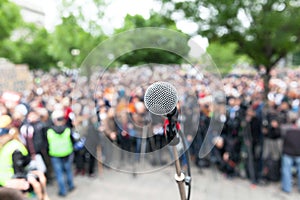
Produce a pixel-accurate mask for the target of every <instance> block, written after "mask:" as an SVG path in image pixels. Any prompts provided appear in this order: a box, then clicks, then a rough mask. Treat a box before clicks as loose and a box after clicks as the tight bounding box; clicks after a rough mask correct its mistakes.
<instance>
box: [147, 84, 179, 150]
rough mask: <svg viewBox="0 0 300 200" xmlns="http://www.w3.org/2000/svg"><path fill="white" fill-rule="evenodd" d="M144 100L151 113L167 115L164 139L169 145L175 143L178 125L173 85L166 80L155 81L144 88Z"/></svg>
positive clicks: (175, 95)
mask: <svg viewBox="0 0 300 200" xmlns="http://www.w3.org/2000/svg"><path fill="white" fill-rule="evenodd" d="M144 102H145V106H146V108H147V109H148V110H149V111H150V112H151V113H153V114H156V115H161V116H166V117H167V119H166V120H165V122H164V130H165V137H166V140H167V142H168V144H170V145H177V144H178V143H179V137H178V130H179V129H180V125H179V123H178V122H177V121H178V120H177V118H178V111H177V108H176V106H177V102H178V94H177V91H176V89H175V87H174V86H173V85H171V84H170V83H167V82H155V83H153V84H152V85H151V86H150V87H149V88H148V89H147V90H146V92H145V96H144Z"/></svg>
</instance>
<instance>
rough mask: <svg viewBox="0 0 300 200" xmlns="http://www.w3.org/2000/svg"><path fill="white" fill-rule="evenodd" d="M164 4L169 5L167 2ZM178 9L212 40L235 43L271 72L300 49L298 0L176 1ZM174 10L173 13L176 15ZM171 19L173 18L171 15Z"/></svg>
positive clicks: (240, 49) (175, 4)
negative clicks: (276, 65) (291, 53)
mask: <svg viewBox="0 0 300 200" xmlns="http://www.w3.org/2000/svg"><path fill="white" fill-rule="evenodd" d="M164 2H169V1H165V0H164ZM174 2H175V3H174V10H175V11H176V12H181V13H184V17H185V18H187V19H190V20H192V21H194V22H196V23H197V24H198V25H199V30H198V32H199V33H200V34H201V35H203V36H206V37H207V38H208V39H209V41H216V40H218V41H220V42H222V43H226V42H235V43H237V44H238V46H239V48H238V49H237V51H238V52H241V53H244V54H247V55H248V56H249V57H251V58H252V59H253V61H254V62H255V63H256V64H257V66H258V65H261V64H262V65H265V66H266V68H267V71H269V70H270V69H271V68H272V67H273V66H274V65H275V64H276V63H277V62H278V61H279V60H280V59H281V58H283V57H285V56H286V55H287V53H289V52H291V51H293V50H295V49H296V48H297V47H299V42H300V23H298V22H299V21H300V12H299V9H300V4H299V1H295V0H226V1H219V0H201V1H200V0H194V1H184V2H183V1H180V2H178V1H174ZM174 10H172V12H174ZM169 16H171V15H169Z"/></svg>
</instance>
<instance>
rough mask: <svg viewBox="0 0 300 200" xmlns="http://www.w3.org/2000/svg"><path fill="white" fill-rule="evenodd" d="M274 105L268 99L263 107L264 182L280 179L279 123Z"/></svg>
mask: <svg viewBox="0 0 300 200" xmlns="http://www.w3.org/2000/svg"><path fill="white" fill-rule="evenodd" d="M276 107H277V106H276V104H275V102H274V101H272V100H269V101H268V107H267V108H266V109H265V114H264V118H263V122H262V133H263V137H264V144H263V154H262V159H263V168H262V181H263V182H264V183H267V182H269V181H279V180H280V163H281V161H280V158H281V149H282V148H281V138H280V137H281V133H280V126H281V123H280V116H279V115H278V112H277V108H276Z"/></svg>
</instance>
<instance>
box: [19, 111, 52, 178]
mask: <svg viewBox="0 0 300 200" xmlns="http://www.w3.org/2000/svg"><path fill="white" fill-rule="evenodd" d="M43 129H44V126H43V123H42V122H41V121H40V115H39V114H38V113H37V112H36V111H35V110H31V111H29V113H28V115H27V118H26V121H25V123H24V124H23V125H22V126H21V128H20V135H21V138H22V139H23V141H24V145H25V146H26V148H27V149H28V152H29V155H30V157H31V160H32V161H34V162H32V164H33V165H35V166H31V167H32V168H34V169H38V170H39V171H41V172H43V173H46V170H47V169H46V166H45V163H44V159H43V156H42V152H45V151H44V148H45V140H44V133H43Z"/></svg>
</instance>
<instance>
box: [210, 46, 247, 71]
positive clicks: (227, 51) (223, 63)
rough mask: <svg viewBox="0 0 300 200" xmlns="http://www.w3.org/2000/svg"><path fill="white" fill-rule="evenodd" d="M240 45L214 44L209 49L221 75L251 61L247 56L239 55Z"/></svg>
mask: <svg viewBox="0 0 300 200" xmlns="http://www.w3.org/2000/svg"><path fill="white" fill-rule="evenodd" d="M237 48H238V45H237V44H236V43H233V42H231V43H226V44H221V43H220V42H212V43H210V44H209V46H208V48H207V52H208V53H209V55H210V56H211V58H212V60H213V61H214V63H215V64H216V66H217V67H218V69H219V70H220V72H221V74H228V73H229V72H231V71H232V69H233V68H234V67H235V66H236V65H239V64H242V63H243V62H244V63H249V62H250V61H251V60H250V58H248V57H247V56H246V55H238V54H236V53H235V52H236V51H237Z"/></svg>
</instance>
